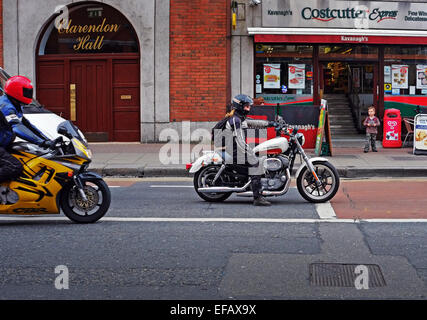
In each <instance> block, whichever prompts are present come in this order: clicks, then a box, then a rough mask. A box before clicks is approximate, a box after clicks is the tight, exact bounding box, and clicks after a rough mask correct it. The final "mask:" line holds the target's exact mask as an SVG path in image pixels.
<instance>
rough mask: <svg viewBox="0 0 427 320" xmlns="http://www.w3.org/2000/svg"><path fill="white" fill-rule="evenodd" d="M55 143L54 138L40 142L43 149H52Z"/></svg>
mask: <svg viewBox="0 0 427 320" xmlns="http://www.w3.org/2000/svg"><path fill="white" fill-rule="evenodd" d="M55 144H56V141H55V140H45V141H43V142H42V143H41V144H40V147H42V148H43V149H54V147H55Z"/></svg>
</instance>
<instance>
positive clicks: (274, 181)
mask: <svg viewBox="0 0 427 320" xmlns="http://www.w3.org/2000/svg"><path fill="white" fill-rule="evenodd" d="M288 166H289V160H288V159H287V158H285V157H283V156H278V157H275V158H268V159H265V160H264V162H263V167H264V173H265V178H262V179H261V184H262V187H263V189H264V190H278V189H280V188H281V187H283V185H284V184H285V182H286V180H287V178H286V175H285V174H284V172H285V169H286V168H287V167H288Z"/></svg>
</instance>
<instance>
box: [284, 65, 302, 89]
mask: <svg viewBox="0 0 427 320" xmlns="http://www.w3.org/2000/svg"><path fill="white" fill-rule="evenodd" d="M288 72H289V73H288V74H289V77H288V81H289V85H288V87H289V89H305V64H291V63H290V64H289V68H288Z"/></svg>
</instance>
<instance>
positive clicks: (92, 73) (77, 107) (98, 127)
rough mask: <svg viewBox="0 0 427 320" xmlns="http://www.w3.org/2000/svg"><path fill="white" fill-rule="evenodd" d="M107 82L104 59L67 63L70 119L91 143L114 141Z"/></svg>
mask: <svg viewBox="0 0 427 320" xmlns="http://www.w3.org/2000/svg"><path fill="white" fill-rule="evenodd" d="M108 79H109V77H108V74H107V61H106V60H92V61H91V60H83V61H71V63H70V88H69V89H70V90H69V92H70V119H71V120H72V121H74V122H75V124H76V125H77V126H78V127H79V129H80V130H81V131H83V133H84V134H85V136H86V137H87V138H88V140H90V141H109V140H111V139H112V138H113V137H112V123H111V107H110V105H111V104H110V101H109V99H108V97H109V94H108V92H109V90H108V88H109V81H108ZM74 102H75V103H74Z"/></svg>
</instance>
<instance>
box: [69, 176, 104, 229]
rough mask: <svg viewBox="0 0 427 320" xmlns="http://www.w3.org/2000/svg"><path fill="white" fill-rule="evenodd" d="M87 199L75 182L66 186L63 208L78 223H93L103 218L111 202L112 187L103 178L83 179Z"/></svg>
mask: <svg viewBox="0 0 427 320" xmlns="http://www.w3.org/2000/svg"><path fill="white" fill-rule="evenodd" d="M82 183H83V189H84V193H85V195H86V198H87V201H85V200H84V199H83V198H82V195H81V194H80V192H79V189H78V188H77V187H76V186H75V185H74V184H69V185H68V186H66V187H64V189H63V193H62V197H61V208H62V210H63V211H64V214H65V215H66V216H67V217H68V218H69V219H70V220H72V221H74V222H78V223H92V222H95V221H98V220H99V219H100V218H102V217H103V216H104V215H105V213H106V212H107V211H108V208H109V207H110V202H111V194H110V189H109V188H108V186H107V184H106V183H105V182H104V181H103V180H99V179H85V180H83V181H82Z"/></svg>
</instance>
